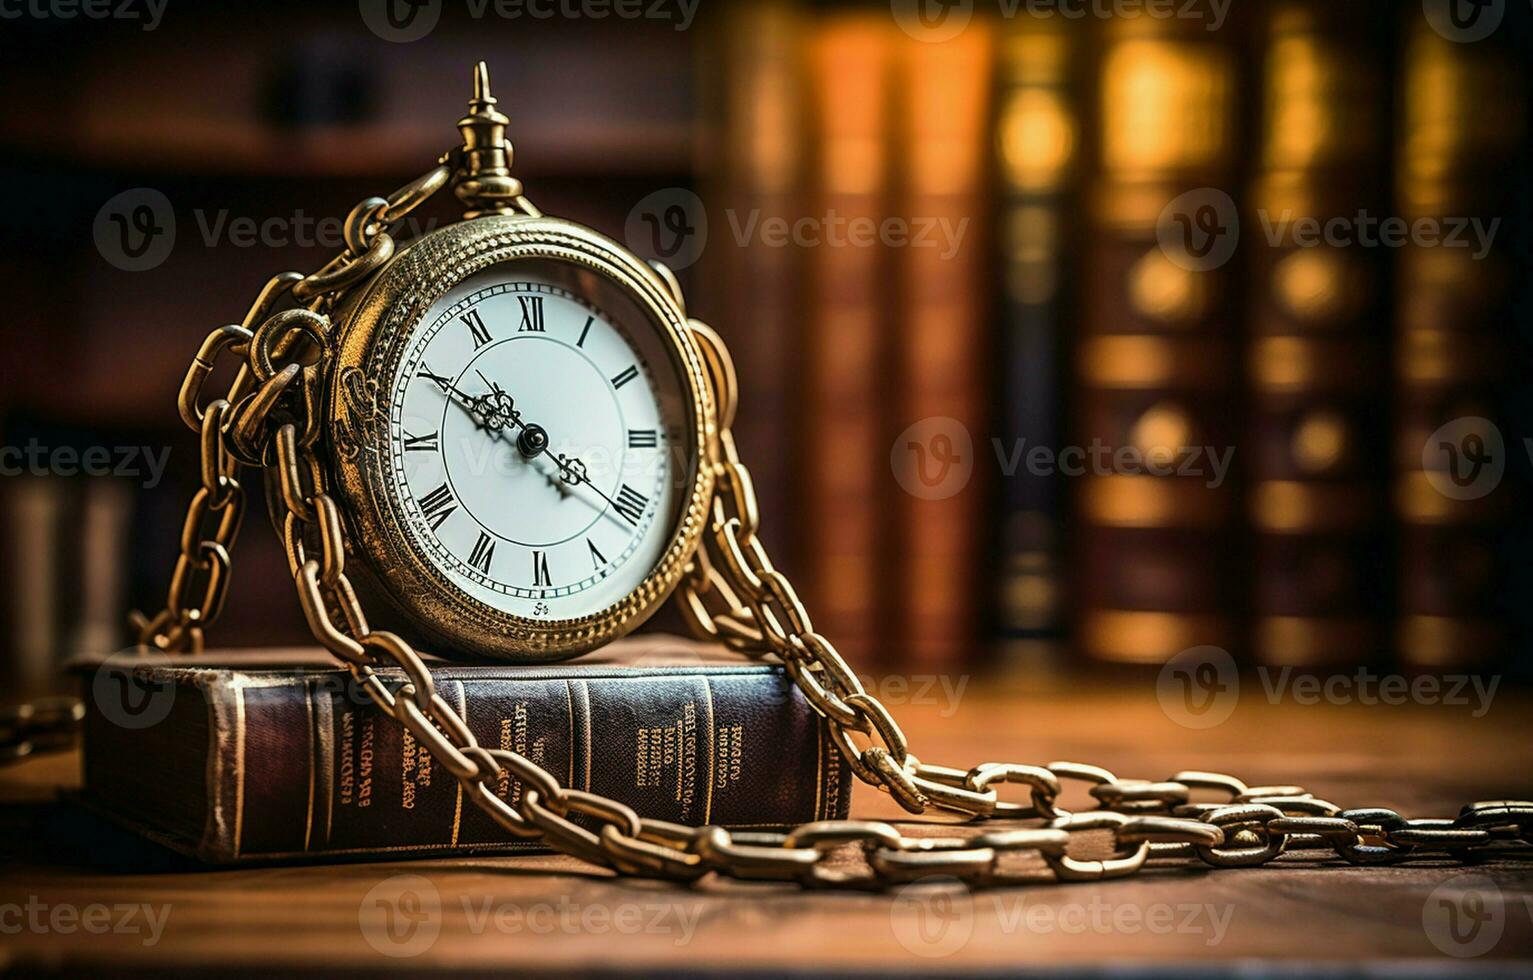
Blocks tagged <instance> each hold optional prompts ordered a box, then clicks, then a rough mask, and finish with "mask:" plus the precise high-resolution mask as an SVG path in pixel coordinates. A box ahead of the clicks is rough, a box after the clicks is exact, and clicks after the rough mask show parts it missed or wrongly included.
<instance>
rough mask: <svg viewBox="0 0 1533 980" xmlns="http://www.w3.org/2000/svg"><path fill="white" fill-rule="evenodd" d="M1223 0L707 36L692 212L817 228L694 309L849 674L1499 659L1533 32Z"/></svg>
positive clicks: (765, 11) (767, 14)
mask: <svg viewBox="0 0 1533 980" xmlns="http://www.w3.org/2000/svg"><path fill="white" fill-rule="evenodd" d="M899 6H900V5H898V4H896V5H895V8H896V12H898V8H899ZM1241 8H1242V9H1241V10H1239V11H1232V12H1231V19H1230V21H1229V22H1228V23H1227V24H1225V25H1223V26H1222V28H1220V29H1218V30H1211V29H1210V25H1209V24H1207V23H1205V22H1203V21H1200V20H1184V19H1178V18H1171V17H1152V16H1148V15H1145V16H1138V17H1122V18H1116V19H1111V18H1109V19H1102V20H1098V21H1091V20H1089V19H1088V20H1087V21H1086V22H1085V23H1082V22H1081V21H1079V20H1074V21H1072V20H1068V19H1066V18H1064V17H1062V16H1053V17H1030V16H1026V14H1025V10H1026V8H1024V9H1023V13H1021V14H1019V15H1018V16H1016V17H1013V18H1009V19H1006V18H992V19H988V20H987V19H986V18H985V17H984V15H983V13H982V12H980V11H979V10H978V9H977V10H976V13H975V14H974V16H973V18H972V19H971V20H969V21H968V22H967V24H966V26H964V27H963V28H962V29H961V30H957V31H956V33H955V31H954V30H953V29H951V28H948V27H945V26H944V25H943V24H942V23H940V20H941V19H940V18H937V19H936V20H935V21H926V22H922V21H919V20H915V21H913V22H908V23H907V21H906V20H905V19H902V18H899V17H893V18H891V17H890V16H889V12H888V10H887V9H884V8H879V9H878V10H868V11H864V12H856V11H840V12H833V13H829V14H827V13H826V12H824V11H808V10H805V9H803V8H796V7H794V6H792V5H789V4H778V5H756V6H754V7H753V8H752V10H751V11H750V12H748V13H741V14H740V15H739V16H738V17H737V18H736V19H735V20H734V22H733V26H732V28H731V29H730V30H729V32H728V35H727V41H726V43H725V44H724V45H722V46H720V47H718V48H717V49H715V52H714V53H715V54H716V55H717V56H718V57H717V59H716V60H717V62H718V65H719V74H718V76H717V77H718V78H719V79H720V86H719V103H720V104H719V106H718V107H717V110H716V111H717V113H718V116H717V118H719V119H720V120H722V121H721V123H720V125H718V126H717V127H716V128H715V129H714V132H715V133H716V135H717V142H716V144H715V145H716V149H717V153H718V159H719V160H721V161H723V162H724V164H725V169H724V171H723V172H722V173H720V174H718V175H717V179H716V180H714V181H712V182H711V185H710V186H711V190H712V195H711V198H710V205H709V215H710V217H711V219H712V225H711V226H710V227H711V228H717V226H718V225H719V224H721V223H722V220H721V218H720V217H719V216H720V215H725V216H728V218H729V220H730V227H731V228H732V229H735V230H736V231H738V230H739V229H742V228H745V227H747V226H748V222H747V221H745V220H743V219H741V218H740V217H738V216H742V215H748V216H752V217H755V218H756V219H757V221H758V227H760V228H765V227H766V216H774V215H775V216H781V217H783V218H784V219H785V221H786V223H787V224H788V225H790V226H792V227H791V228H790V230H789V231H788V232H787V236H788V237H789V238H790V240H792V241H793V244H795V245H798V246H799V247H797V248H784V247H780V242H773V241H771V240H769V238H768V236H767V235H766V233H765V232H764V231H763V232H758V233H757V234H756V235H755V236H754V237H752V238H749V239H747V238H745V237H744V236H740V235H738V234H737V235H736V238H735V240H733V241H731V242H729V243H728V244H727V245H726V246H720V247H715V246H712V245H710V252H709V255H708V257H710V258H712V259H714V260H715V265H714V266H713V269H714V271H713V272H712V273H711V274H709V275H706V276H704V277H703V278H702V284H703V286H704V287H705V288H711V289H716V292H714V293H713V295H714V296H716V297H717V299H715V300H713V301H712V302H706V303H704V304H702V305H701V306H700V307H699V308H700V309H705V310H708V311H709V313H710V314H711V315H713V316H714V318H715V319H717V320H718V321H719V322H720V323H721V324H722V328H723V329H724V331H725V333H726V336H727V337H728V338H729V339H730V341H731V342H732V343H733V345H734V346H735V349H736V350H737V351H739V352H740V353H741V355H742V356H743V360H744V363H745V369H744V370H743V372H742V377H743V379H744V385H745V396H744V404H743V409H742V418H741V421H740V432H739V442H740V445H741V447H742V451H743V452H744V453H745V454H746V458H747V459H749V460H751V461H752V463H753V466H754V468H755V472H756V474H757V481H758V483H759V485H760V486H761V487H763V488H764V489H766V490H767V491H769V493H770V497H771V499H772V500H774V501H782V502H787V503H789V504H790V505H791V506H792V507H793V508H794V512H795V514H796V518H795V520H794V521H793V522H792V528H793V529H794V531H795V532H796V534H797V537H796V539H795V541H794V544H795V547H796V550H795V551H794V557H795V559H796V562H797V565H798V567H799V568H801V570H802V571H803V573H804V575H805V577H806V582H807V585H808V592H809V594H810V595H811V596H812V598H813V599H814V603H813V608H814V609H815V615H816V618H817V621H818V622H819V624H820V626H821V628H822V629H823V630H824V631H825V632H827V633H828V634H829V635H831V636H833V637H835V638H836V639H837V642H838V643H840V644H842V645H843V646H844V647H848V648H850V650H851V652H852V653H853V655H854V657H855V658H856V659H855V660H854V662H856V663H859V664H870V663H876V664H878V665H879V666H881V667H887V668H894V667H903V668H906V669H951V668H953V667H954V665H957V664H963V663H969V662H972V661H973V659H974V658H975V657H976V656H977V655H976V654H975V652H974V651H977V650H992V649H996V648H997V647H999V648H1000V649H1001V650H1003V651H1007V652H1008V653H1009V655H1010V656H1012V657H1014V658H1018V657H1019V658H1020V660H1021V661H1022V662H1028V661H1029V660H1030V659H1031V656H1032V654H1034V653H1036V652H1038V651H1039V650H1055V651H1065V652H1066V654H1067V656H1068V657H1071V658H1092V659H1096V660H1106V661H1118V662H1137V663H1161V662H1164V661H1166V660H1167V659H1169V658H1171V657H1173V656H1175V655H1176V654H1178V653H1179V652H1180V651H1182V650H1185V649H1188V648H1192V647H1197V646H1201V645H1214V646H1218V647H1221V648H1224V649H1226V650H1228V651H1231V652H1233V653H1235V655H1236V656H1237V657H1243V658H1246V659H1248V660H1254V661H1259V662H1263V663H1267V664H1273V665H1293V666H1296V667H1301V668H1313V669H1317V670H1333V669H1338V668H1347V669H1351V668H1354V667H1357V666H1364V665H1366V666H1373V667H1378V666H1385V665H1389V666H1391V667H1398V666H1404V667H1407V668H1416V669H1453V668H1469V667H1475V668H1486V667H1496V668H1505V667H1506V666H1507V658H1509V657H1510V656H1512V652H1513V651H1514V650H1515V649H1517V645H1516V639H1515V635H1516V627H1517V625H1518V624H1517V622H1516V613H1517V611H1518V610H1519V608H1520V607H1524V606H1526V605H1527V603H1526V601H1525V597H1526V596H1527V595H1528V594H1529V592H1528V591H1527V583H1526V581H1525V578H1523V579H1522V580H1520V573H1519V572H1518V571H1517V568H1516V566H1517V565H1518V564H1523V562H1521V561H1520V557H1519V556H1520V552H1521V549H1522V543H1523V542H1524V541H1525V538H1523V537H1521V533H1522V531H1523V528H1522V526H1521V525H1520V524H1519V523H1518V522H1517V521H1516V520H1515V518H1516V516H1517V515H1516V506H1517V505H1516V503H1515V500H1516V493H1515V489H1514V488H1515V486H1516V484H1519V483H1521V482H1524V479H1523V478H1524V475H1525V473H1526V470H1527V466H1526V460H1525V459H1519V457H1522V456H1523V455H1525V454H1524V453H1523V452H1522V447H1523V444H1522V442H1521V438H1520V436H1519V435H1517V433H1519V432H1521V431H1523V429H1522V428H1521V427H1520V425H1519V417H1518V415H1519V409H1518V400H1519V398H1520V397H1522V396H1524V395H1525V391H1526V389H1525V385H1524V384H1523V383H1524V382H1525V381H1526V379H1527V372H1526V360H1525V357H1524V355H1523V354H1522V353H1521V351H1522V349H1523V348H1522V346H1521V344H1522V342H1524V341H1525V340H1526V336H1525V332H1526V329H1527V327H1528V317H1527V309H1526V306H1525V301H1526V288H1525V287H1526V280H1527V276H1526V273H1527V271H1528V269H1529V262H1528V255H1529V252H1528V238H1527V235H1528V227H1527V221H1526V217H1527V215H1528V212H1529V197H1528V193H1529V182H1528V180H1527V173H1528V171H1527V167H1526V164H1527V159H1526V156H1525V155H1524V154H1525V145H1526V133H1527V129H1526V123H1527V112H1528V105H1527V101H1526V95H1527V92H1528V90H1529V79H1528V76H1527V60H1526V49H1525V47H1526V32H1525V28H1526V25H1525V24H1521V28H1522V30H1523V33H1521V34H1519V33H1518V29H1519V28H1518V25H1514V24H1512V23H1511V22H1510V20H1509V21H1508V23H1507V24H1506V25H1503V27H1502V32H1501V35H1500V37H1499V38H1491V39H1487V40H1481V41H1477V42H1475V43H1461V42H1462V39H1461V38H1454V37H1451V36H1449V35H1448V34H1445V33H1443V32H1441V31H1439V30H1438V29H1436V28H1435V27H1434V26H1433V25H1432V24H1431V23H1429V22H1428V20H1427V18H1425V17H1423V16H1422V7H1421V5H1420V4H1393V3H1370V2H1349V3H1334V2H1323V0H1317V2H1275V3H1266V4H1246V5H1241ZM1240 18H1244V19H1240ZM795 221H802V222H804V224H803V225H802V229H803V230H802V231H801V230H800V226H794V225H793V223H794V222H795ZM838 221H841V222H844V223H845V224H846V226H847V227H849V228H853V227H856V225H857V223H858V222H862V223H863V225H864V226H865V227H867V228H874V227H876V228H877V231H876V232H874V234H875V235H876V236H877V237H878V240H879V242H880V247H867V248H860V247H857V246H856V245H855V244H853V243H851V237H850V235H848V236H847V241H846V242H842V243H836V242H834V241H833V240H832V238H831V232H832V231H833V230H834V229H835V228H836V227H838V225H837V222H838ZM710 236H711V237H710V241H714V240H716V239H717V238H718V237H720V233H719V232H718V231H710ZM800 236H801V237H800ZM815 236H818V237H815ZM922 236H925V237H924V238H923V237H922ZM784 419H789V420H791V422H790V424H787V425H784V424H783V420H784ZM1509 454H1510V455H1509ZM779 526H780V525H779ZM1519 596H1522V597H1523V599H1522V600H1521V601H1519V599H1518V597H1519ZM993 641H999V642H998V643H997V642H993Z"/></svg>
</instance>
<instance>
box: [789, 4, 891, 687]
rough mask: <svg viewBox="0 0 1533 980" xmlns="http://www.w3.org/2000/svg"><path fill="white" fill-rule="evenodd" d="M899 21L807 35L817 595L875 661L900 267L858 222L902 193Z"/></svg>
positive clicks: (806, 544)
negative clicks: (862, 236)
mask: <svg viewBox="0 0 1533 980" xmlns="http://www.w3.org/2000/svg"><path fill="white" fill-rule="evenodd" d="M894 33H895V29H894V26H893V24H892V23H891V21H890V20H889V18H888V16H887V14H878V13H872V12H868V13H862V12H853V13H839V12H838V13H833V14H829V15H827V16H825V17H824V18H823V19H822V20H820V21H819V22H818V24H817V25H816V26H815V28H814V29H813V30H812V31H811V32H810V37H809V38H808V40H807V46H808V61H809V65H808V73H809V79H810V87H811V90H812V95H811V104H812V117H813V133H814V137H813V148H812V150H811V155H812V157H813V172H812V177H811V184H812V187H813V201H812V205H811V206H812V209H813V210H812V212H811V213H812V214H813V215H814V216H815V222H819V225H818V227H819V228H820V234H819V235H818V236H817V237H816V239H815V240H814V241H812V242H805V243H804V245H803V247H804V248H805V250H806V252H807V254H808V256H809V267H810V268H809V271H808V282H809V288H808V295H809V299H810V312H809V315H808V316H807V317H806V328H807V329H806V333H805V336H804V338H803V340H804V387H803V390H802V403H803V406H804V414H803V417H802V419H801V423H800V425H799V427H798V438H799V446H798V447H797V452H798V453H799V454H800V458H801V459H802V463H803V477H804V479H803V482H802V487H803V494H802V497H803V499H802V513H803V517H804V519H803V521H802V524H801V527H802V532H803V535H804V537H803V546H802V550H803V554H804V555H805V556H806V557H807V559H808V560H807V562H806V563H805V570H806V572H807V575H806V588H805V599H806V601H807V602H808V603H809V604H810V607H811V608H812V609H814V610H815V622H816V625H817V626H818V628H819V630H820V631H821V632H822V633H824V634H825V635H827V636H830V637H833V638H834V640H835V643H836V645H837V646H838V647H839V648H840V650H841V651H842V652H843V653H844V654H846V656H847V658H848V659H849V660H850V661H851V662H852V663H855V664H859V665H867V666H870V667H871V666H876V665H874V664H873V656H874V651H876V650H879V649H881V648H882V647H881V645H880V642H881V639H882V637H881V635H880V633H879V628H878V627H879V623H880V618H881V612H882V610H881V605H882V604H881V601H880V590H881V583H882V581H883V580H884V578H885V576H884V575H883V574H882V573H881V569H880V567H879V561H880V548H879V536H880V533H881V531H882V530H883V528H884V521H885V513H884V510H883V507H882V506H881V498H882V496H883V494H882V491H883V490H884V489H886V484H887V482H888V481H887V480H886V479H884V478H883V474H886V473H888V469H887V467H888V452H887V448H886V444H885V443H884V441H883V439H882V434H883V433H882V430H881V427H880V426H881V422H882V417H883V416H882V398H883V395H884V393H885V391H886V388H887V386H886V385H885V383H884V382H883V380H882V379H883V378H884V376H885V371H886V369H887V366H888V365H887V364H886V358H887V357H888V356H889V347H890V324H889V302H888V300H887V297H888V295H889V290H890V278H889V276H890V273H891V271H892V269H891V267H890V262H889V257H888V255H887V254H886V250H885V249H883V248H882V247H879V245H878V244H877V243H876V242H875V243H868V242H866V241H855V242H854V241H853V240H852V237H851V235H850V234H849V229H851V228H853V227H860V228H864V229H865V228H867V227H877V226H878V225H879V223H880V222H881V221H882V219H883V217H884V215H885V214H886V213H887V211H888V208H889V206H890V199H889V198H890V174H891V167H890V148H891V139H890V119H891V110H892V99H893V92H892V87H891V86H892V80H893V72H894V63H893V55H894ZM832 218H834V220H835V222H836V225H835V226H832V224H831V220H832ZM815 222H811V224H814V223H815ZM795 227H797V226H796V225H795ZM837 228H839V229H840V230H839V231H838V230H837Z"/></svg>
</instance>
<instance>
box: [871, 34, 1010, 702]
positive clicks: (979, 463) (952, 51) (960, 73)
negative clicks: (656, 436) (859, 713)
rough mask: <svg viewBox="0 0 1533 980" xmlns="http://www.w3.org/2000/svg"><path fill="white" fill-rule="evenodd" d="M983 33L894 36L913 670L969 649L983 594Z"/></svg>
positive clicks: (906, 628) (906, 644)
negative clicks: (904, 229) (903, 235)
mask: <svg viewBox="0 0 1533 980" xmlns="http://www.w3.org/2000/svg"><path fill="white" fill-rule="evenodd" d="M994 39H995V33H994V30H993V27H992V24H991V22H990V21H989V20H988V19H985V18H980V17H976V18H975V19H974V20H972V21H971V22H970V23H969V25H968V26H967V27H966V28H965V29H964V30H962V31H960V32H959V33H958V34H957V36H955V37H952V38H950V39H947V40H942V41H935V40H930V39H925V38H919V37H913V36H909V35H908V34H902V35H901V36H900V45H899V53H900V58H899V67H900V77H899V104H900V106H901V113H902V115H901V117H900V118H899V119H898V120H896V122H895V130H896V132H897V134H898V143H899V153H898V155H897V159H896V165H897V167H898V168H899V180H900V190H899V194H898V196H897V200H898V202H899V203H898V205H897V206H896V210H895V213H894V214H893V215H892V216H891V217H892V218H894V219H895V220H896V221H906V222H908V223H909V236H908V240H907V241H906V242H905V243H904V244H903V245H900V243H898V242H895V241H890V242H889V243H888V246H889V247H891V248H893V250H894V253H895V255H896V256H897V261H898V270H897V274H896V276H895V277H894V280H893V283H894V286H893V289H894V291H895V295H896V296H897V298H898V301H899V313H898V323H897V327H896V350H897V352H898V358H899V362H898V364H897V365H896V370H895V373H894V377H896V378H897V379H898V381H899V385H898V392H897V401H896V403H895V404H894V405H893V413H894V414H893V418H894V423H895V424H894V425H893V426H892V428H893V429H894V430H896V431H890V432H887V433H886V435H887V437H888V438H889V440H890V441H889V442H888V443H886V445H892V441H893V439H894V438H896V437H899V433H900V432H912V435H913V436H914V438H913V439H909V440H907V441H908V442H914V443H917V444H918V445H916V446H915V447H912V446H911V445H908V444H907V445H905V446H894V448H893V450H892V452H893V453H894V455H895V457H896V458H898V459H899V460H900V461H901V465H902V466H904V467H907V468H908V469H907V470H906V478H905V479H903V480H901V481H899V483H900V485H902V486H903V487H904V488H905V490H907V491H912V490H913V489H914V490H915V491H916V492H905V493H899V494H897V496H896V500H897V505H896V507H895V508H894V511H895V515H896V523H895V527H896V529H897V533H896V534H895V535H894V536H893V537H891V538H890V539H889V540H888V541H887V543H886V546H889V547H891V552H890V553H889V557H890V558H891V559H898V560H899V561H898V563H896V562H894V561H891V563H890V564H891V567H896V568H898V569H899V582H898V586H897V589H896V592H897V596H896V601H895V603H894V608H895V609H896V610H898V617H899V618H898V620H897V622H896V625H895V628H896V629H897V630H898V631H899V632H898V638H897V640H896V641H895V643H894V646H895V648H896V649H899V650H901V651H902V652H903V653H904V655H905V658H906V660H907V661H908V663H909V665H910V666H911V667H912V668H914V669H920V670H938V671H942V670H950V669H953V668H955V667H956V666H958V665H961V664H962V663H963V662H964V661H965V660H966V659H967V658H969V657H970V655H971V653H972V652H973V649H974V643H975V640H976V639H977V637H978V629H979V622H978V620H979V617H980V615H981V610H982V606H983V601H982V596H983V592H982V589H983V582H984V578H985V576H984V575H983V574H982V568H981V565H982V559H981V551H980V533H981V519H982V518H983V517H984V516H985V515H986V512H987V506H988V504H989V500H988V497H987V492H986V491H987V489H988V485H989V481H988V480H986V479H985V476H986V475H987V474H988V473H989V472H990V469H989V467H988V466H987V465H984V463H987V462H988V455H989V453H988V449H989V440H988V439H987V438H985V436H986V433H987V430H988V429H989V411H990V409H991V406H992V402H993V394H992V391H991V385H990V377H989V372H988V371H986V370H984V365H985V364H986V363H988V361H987V359H986V344H987V341H988V340H989V339H990V337H989V335H990V331H989V323H988V320H987V314H988V313H989V308H988V302H987V300H988V296H987V291H986V289H985V282H986V281H987V273H988V272H989V271H990V270H989V269H988V268H987V257H988V255H989V254H990V253H989V251H988V238H987V236H988V228H987V224H988V223H987V222H986V221H985V220H984V218H985V215H986V214H987V213H988V212H989V210H990V208H991V203H992V202H991V199H990V197H989V194H988V189H989V183H990V181H989V177H990V168H989V163H990V157H989V154H988V153H987V152H986V147H987V146H988V144H989V139H988V134H989V125H990V117H991V112H990V105H991V94H992V92H993V75H992V70H991V66H992V65H993V63H994ZM910 426H916V427H918V428H916V429H915V430H913V431H912V430H910V429H909V428H908V427H910ZM944 440H945V441H944ZM965 443H967V444H968V447H969V448H965ZM980 454H983V455H980ZM963 456H969V457H970V458H968V459H963V458H961V457H963ZM880 471H881V472H882V473H884V474H887V473H888V471H887V470H884V469H883V468H882V467H880ZM882 482H883V483H884V484H885V485H891V486H892V485H893V483H891V481H889V480H888V479H887V477H885V479H884V480H883V481H882Z"/></svg>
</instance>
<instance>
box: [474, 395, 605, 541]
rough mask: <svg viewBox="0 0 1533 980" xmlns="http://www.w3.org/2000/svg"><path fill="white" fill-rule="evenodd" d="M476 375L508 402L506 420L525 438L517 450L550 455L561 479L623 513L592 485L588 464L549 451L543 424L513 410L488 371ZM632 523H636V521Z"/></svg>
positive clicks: (537, 454)
mask: <svg viewBox="0 0 1533 980" xmlns="http://www.w3.org/2000/svg"><path fill="white" fill-rule="evenodd" d="M474 373H475V374H478V375H479V380H481V381H483V382H484V383H485V384H486V385H487V386H489V388H490V392H491V396H493V398H494V399H495V400H496V401H497V403H499V402H501V401H504V404H505V406H506V412H505V418H506V419H507V420H508V421H510V422H511V423H512V424H513V425H516V426H517V427H519V428H520V429H521V430H522V432H521V435H520V436H518V437H517V441H516V444H517V448H518V449H520V450H521V451H522V453H523V454H524V455H527V456H529V457H537V456H540V455H541V456H547V457H548V458H549V459H551V460H553V461H554V464H555V465H556V466H558V467H559V478H560V479H561V480H563V481H565V482H566V483H568V484H570V485H571V486H582V485H584V486H587V487H590V488H591V489H592V490H594V491H595V492H596V495H597V496H598V497H601V499H602V500H604V501H606V503H607V506H608V507H609V508H611V510H609V511H608V512H607V513H609V514H620V513H621V512H620V511H619V510H618V509H617V502H616V501H614V500H613V499H612V498H611V497H609V496H607V494H606V492H605V491H604V490H602V488H601V487H598V486H597V485H596V484H595V483H593V482H591V475H590V473H589V472H588V471H587V469H586V465H585V463H584V462H582V461H581V460H580V459H578V458H577V457H574V456H566V455H564V454H563V453H555V452H553V451H552V450H551V449H549V443H550V441H551V440H550V439H549V436H548V431H547V430H546V429H544V428H543V427H542V426H541V425H536V424H529V423H527V422H524V421H522V413H521V412H519V411H517V410H516V409H515V408H514V407H513V406H514V405H515V400H514V399H512V397H511V396H510V395H509V394H507V393H506V391H505V389H504V388H502V387H501V386H500V385H498V384H496V383H495V382H493V381H491V380H490V379H489V378H486V377H485V376H484V372H482V371H478V370H475V372H474ZM629 523H632V521H630V522H629Z"/></svg>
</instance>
